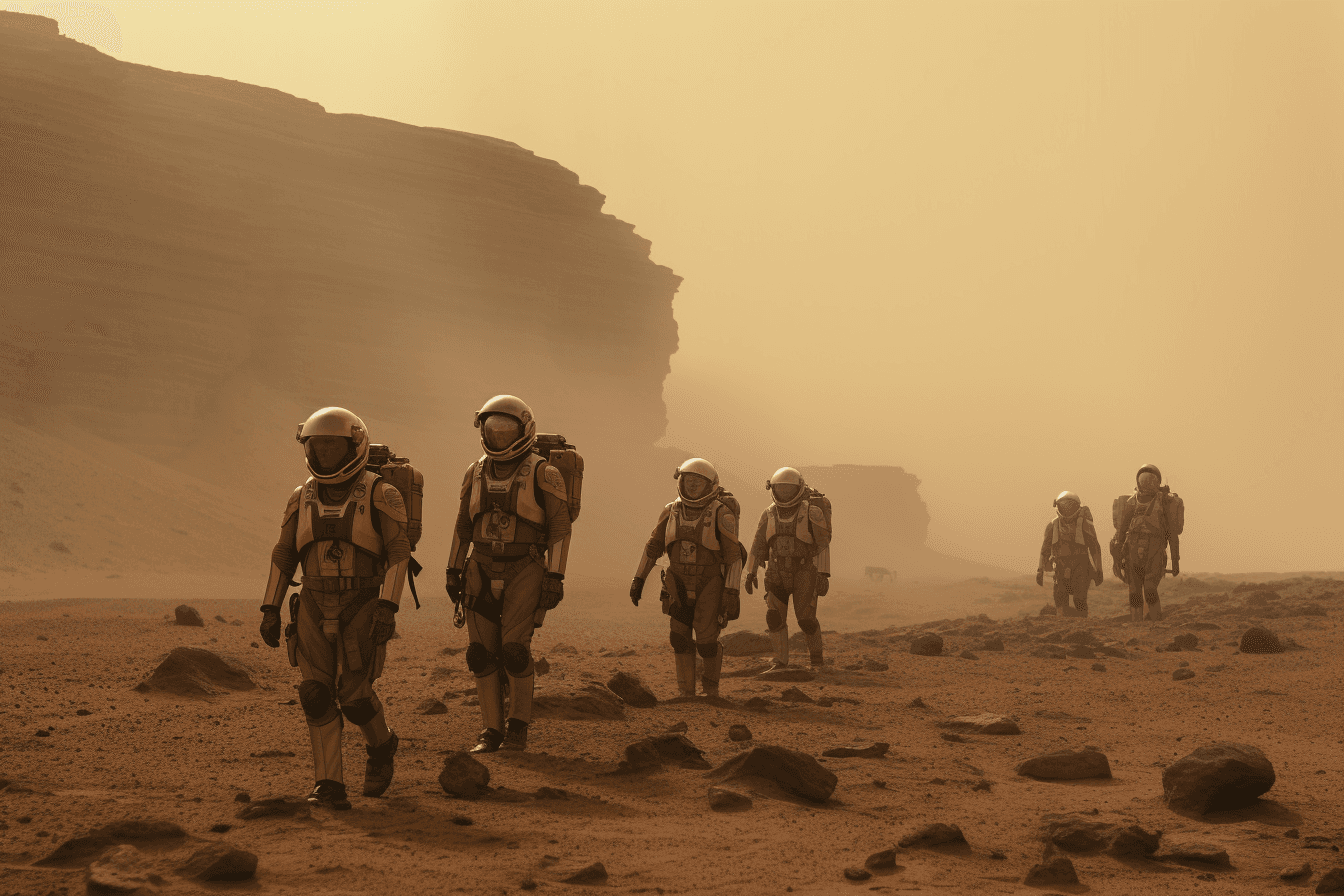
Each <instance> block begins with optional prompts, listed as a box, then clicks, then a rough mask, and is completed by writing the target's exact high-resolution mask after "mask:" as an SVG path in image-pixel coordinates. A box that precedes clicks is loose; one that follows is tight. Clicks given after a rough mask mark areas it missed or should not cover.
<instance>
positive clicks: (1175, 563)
mask: <svg viewBox="0 0 1344 896" xmlns="http://www.w3.org/2000/svg"><path fill="white" fill-rule="evenodd" d="M1171 574H1172V575H1173V576H1178V575H1180V574H1181V558H1180V557H1175V556H1173V557H1172V558H1171Z"/></svg>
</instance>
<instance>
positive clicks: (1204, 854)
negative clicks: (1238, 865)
mask: <svg viewBox="0 0 1344 896" xmlns="http://www.w3.org/2000/svg"><path fill="white" fill-rule="evenodd" d="M1153 858H1154V859H1156V860H1157V861H1159V862H1201V863H1203V864H1205V865H1221V866H1223V867H1224V868H1231V867H1232V860H1231V859H1230V858H1228V855H1227V850H1225V849H1223V848H1222V847H1221V846H1214V845H1212V844H1208V843H1198V842H1193V841H1180V842H1176V843H1167V844H1166V845H1164V846H1163V847H1162V850H1161V851H1160V852H1157V853H1154V854H1153Z"/></svg>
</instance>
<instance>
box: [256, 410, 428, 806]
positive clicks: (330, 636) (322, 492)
mask: <svg viewBox="0 0 1344 896" xmlns="http://www.w3.org/2000/svg"><path fill="white" fill-rule="evenodd" d="M296 438H297V439H298V440H299V442H300V444H302V445H303V448H304V457H305V459H306V461H307V464H308V471H309V472H310V473H311V474H312V475H311V477H310V478H309V479H308V481H307V482H305V483H304V484H303V485H301V486H299V487H298V488H297V489H295V490H294V494H292V495H291V496H290V498H289V504H288V506H286V508H285V515H284V519H283V521H282V523H281V527H280V540H279V541H278V542H277V543H276V546H275V549H274V550H273V551H272V553H271V576H270V580H269V581H268V582H267V584H266V597H265V601H264V602H263V604H262V607H261V611H262V622H261V636H262V638H263V640H265V641H266V643H267V644H269V645H270V646H271V647H279V646H280V603H281V601H282V600H283V599H284V596H285V592H286V590H287V589H288V587H289V586H290V585H291V584H296V583H294V582H292V581H291V576H293V575H294V572H295V570H296V569H298V568H299V566H300V565H302V568H303V577H302V586H303V587H302V590H301V591H300V592H299V593H298V594H297V595H295V597H293V598H291V599H290V616H291V622H290V624H289V626H288V627H287V629H286V632H285V636H286V639H287V640H288V642H289V645H288V646H289V655H290V663H291V664H292V665H297V666H298V667H299V670H300V672H302V674H303V680H302V682H300V684H299V703H300V704H301V705H302V706H303V712H304V715H305V716H306V717H307V719H308V732H309V736H310V738H311V740H312V747H313V767H314V770H315V777H316V779H317V783H316V786H315V787H314V788H313V791H312V793H311V794H309V796H308V802H310V803H313V804H316V805H327V806H331V807H333V808H336V809H349V808H350V802H349V800H348V799H347V797H346V791H345V778H344V774H343V772H342V768H341V729H342V727H343V725H344V722H343V720H342V716H344V718H345V719H346V720H349V721H350V722H352V723H354V724H356V725H358V726H359V727H360V730H361V731H363V733H364V737H365V739H366V740H367V741H368V746H367V747H366V752H367V753H368V762H367V764H366V765H365V768H364V791H363V792H364V795H365V796H381V795H382V794H383V793H384V792H385V791H386V790H387V788H388V786H389V785H390V784H391V783H392V772H393V756H395V754H396V752H397V743H398V739H397V735H396V734H394V733H393V732H392V730H391V729H390V728H389V727H388V726H387V720H386V718H385V717H384V715H383V707H382V704H381V703H380V702H379V700H378V695H377V694H375V693H374V692H373V682H374V681H375V680H377V678H378V676H379V674H380V673H381V671H382V666H383V658H384V655H385V652H386V649H387V648H386V644H387V642H388V640H389V639H391V637H392V634H393V632H394V630H395V627H396V612H397V607H398V605H399V603H400V601H401V591H402V588H403V587H404V586H405V584H406V575H407V567H408V565H409V563H410V557H411V545H410V541H409V539H408V538H407V534H406V519H407V516H406V508H405V506H404V504H403V502H402V498H401V495H400V494H399V493H398V492H397V490H396V489H395V488H394V487H392V486H391V485H389V484H388V483H386V482H384V481H382V480H380V479H379V478H378V474H376V473H373V472H370V471H368V470H366V469H365V464H366V463H367V460H368V456H369V436H368V432H367V431H366V430H365V428H364V423H363V421H361V420H360V419H359V418H358V417H356V416H355V415H354V414H352V413H350V412H349V411H347V410H345V409H344V408H323V409H322V410H320V411H318V412H317V413H315V414H313V415H312V416H311V417H309V418H308V420H307V422H305V423H303V424H302V425H301V426H300V427H299V431H298V434H297V436H296Z"/></svg>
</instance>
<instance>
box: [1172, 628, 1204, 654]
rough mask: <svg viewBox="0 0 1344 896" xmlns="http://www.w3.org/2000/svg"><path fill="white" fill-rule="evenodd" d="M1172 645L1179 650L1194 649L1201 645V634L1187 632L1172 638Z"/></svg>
mask: <svg viewBox="0 0 1344 896" xmlns="http://www.w3.org/2000/svg"><path fill="white" fill-rule="evenodd" d="M1171 646H1172V647H1174V648H1176V649H1177V650H1194V649H1195V648H1196V647H1198V646H1199V635H1195V634H1191V633H1190V632H1185V633H1183V634H1180V635H1177V636H1176V637H1174V638H1172V639H1171Z"/></svg>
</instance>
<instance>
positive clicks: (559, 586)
mask: <svg viewBox="0 0 1344 896" xmlns="http://www.w3.org/2000/svg"><path fill="white" fill-rule="evenodd" d="M564 599H565V576H564V574H563V573H558V572H548V573H546V578H544V579H542V580H541V603H540V604H539V606H540V608H541V609H543V610H554V609H555V607H556V605H557V604H559V603H560V601H562V600H564Z"/></svg>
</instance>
